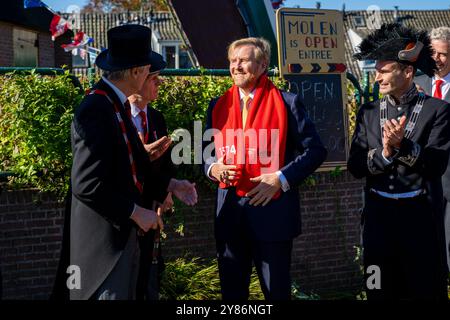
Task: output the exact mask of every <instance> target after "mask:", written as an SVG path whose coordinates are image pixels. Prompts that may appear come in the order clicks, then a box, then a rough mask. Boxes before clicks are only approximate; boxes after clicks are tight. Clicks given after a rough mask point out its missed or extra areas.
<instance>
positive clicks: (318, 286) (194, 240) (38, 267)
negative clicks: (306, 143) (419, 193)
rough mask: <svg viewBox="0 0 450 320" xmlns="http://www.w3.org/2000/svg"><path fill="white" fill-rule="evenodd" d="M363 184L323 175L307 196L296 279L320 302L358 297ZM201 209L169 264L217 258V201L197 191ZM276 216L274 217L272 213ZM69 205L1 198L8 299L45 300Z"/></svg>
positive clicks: (28, 197)
mask: <svg viewBox="0 0 450 320" xmlns="http://www.w3.org/2000/svg"><path fill="white" fill-rule="evenodd" d="M361 190H362V183H361V181H356V180H354V179H353V178H351V176H350V175H349V174H348V173H347V172H344V173H343V174H342V175H340V176H338V177H333V176H332V175H331V174H330V173H321V174H318V175H317V180H316V185H315V186H310V187H302V188H301V191H300V193H301V205H302V221H303V234H302V235H301V236H300V237H298V238H297V239H296V240H295V242H294V250H293V256H292V258H293V260H292V278H293V279H294V280H295V281H296V282H297V283H298V284H299V285H300V287H301V288H302V291H303V290H305V291H311V290H313V291H314V292H316V293H319V294H320V295H321V296H323V297H326V296H327V294H331V293H335V292H341V293H342V292H352V291H353V292H355V291H357V290H359V287H360V284H361V276H360V274H359V265H358V264H357V263H355V262H354V258H355V249H354V246H356V245H359V232H360V229H359V208H360V207H361V202H362V201H361ZM199 196H200V201H199V203H198V204H197V205H196V206H195V207H194V209H186V211H185V212H184V213H185V228H184V237H181V236H179V235H178V234H175V233H173V232H172V231H171V230H170V227H168V228H167V231H168V239H167V240H166V242H165V244H164V256H165V258H166V259H171V258H174V257H179V256H184V255H186V254H188V255H190V256H200V257H206V258H213V257H215V244H214V235H213V215H214V213H213V209H214V200H215V199H214V194H213V193H212V192H211V191H209V190H206V189H202V190H199ZM274 214H276V213H274ZM62 223H63V205H62V204H58V203H57V202H56V201H55V200H54V199H52V198H51V197H48V196H42V195H38V194H37V193H36V192H33V191H14V192H6V191H5V192H3V194H1V195H0V265H1V268H2V273H3V291H4V292H3V298H4V299H46V298H48V295H49V293H50V290H51V287H52V284H53V279H54V275H55V272H56V267H57V262H58V257H59V250H60V241H61V238H62V236H61V231H62Z"/></svg>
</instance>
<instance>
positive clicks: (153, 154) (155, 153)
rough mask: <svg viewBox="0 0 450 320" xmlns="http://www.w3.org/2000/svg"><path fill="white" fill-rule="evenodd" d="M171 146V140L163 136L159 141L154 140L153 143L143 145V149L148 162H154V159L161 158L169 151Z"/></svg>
mask: <svg viewBox="0 0 450 320" xmlns="http://www.w3.org/2000/svg"><path fill="white" fill-rule="evenodd" d="M171 144H172V139H170V138H168V137H167V136H164V137H162V138H160V139H159V140H156V141H155V142H152V143H149V144H144V148H145V151H147V153H148V156H149V157H150V160H151V161H155V160H156V159H158V158H159V157H161V156H162V155H163V154H164V152H166V151H167V149H169V147H170V145H171Z"/></svg>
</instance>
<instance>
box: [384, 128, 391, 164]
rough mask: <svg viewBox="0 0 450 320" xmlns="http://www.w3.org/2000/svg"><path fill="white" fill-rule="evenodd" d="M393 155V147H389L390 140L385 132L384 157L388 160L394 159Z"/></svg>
mask: <svg viewBox="0 0 450 320" xmlns="http://www.w3.org/2000/svg"><path fill="white" fill-rule="evenodd" d="M393 153H394V152H393V150H392V147H391V146H390V145H389V142H388V138H387V136H386V131H385V130H383V156H384V157H385V158H386V159H388V158H390V157H392V154H393Z"/></svg>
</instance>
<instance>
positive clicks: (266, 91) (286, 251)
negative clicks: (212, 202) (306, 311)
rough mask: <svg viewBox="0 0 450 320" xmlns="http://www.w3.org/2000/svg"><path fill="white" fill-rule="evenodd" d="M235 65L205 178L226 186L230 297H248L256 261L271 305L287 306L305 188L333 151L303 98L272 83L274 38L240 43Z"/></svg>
mask: <svg viewBox="0 0 450 320" xmlns="http://www.w3.org/2000/svg"><path fill="white" fill-rule="evenodd" d="M228 59H229V62H230V73H231V77H232V78H233V82H234V85H233V87H232V88H231V89H229V90H228V91H227V92H226V93H225V94H224V95H223V96H222V97H220V98H218V99H215V100H213V101H211V103H210V106H209V108H208V111H207V121H206V130H208V129H210V128H213V129H216V132H215V134H214V152H215V157H211V158H210V159H209V160H207V161H206V164H205V173H206V175H207V176H208V177H209V178H210V179H213V180H214V181H216V182H218V183H219V188H218V194H217V196H218V198H217V212H216V219H215V237H216V245H217V252H218V264H219V273H220V284H221V291H222V297H223V299H224V300H231V299H239V300H243V299H248V295H249V291H248V287H249V283H250V275H251V271H252V262H254V264H255V266H256V270H257V272H258V276H259V279H260V283H261V288H262V291H263V293H264V295H265V297H266V299H275V300H286V299H289V298H290V294H291V280H290V262H291V252H292V241H293V238H294V237H296V236H298V235H299V234H300V208H299V194H298V187H297V186H298V184H299V183H300V182H301V181H302V180H304V179H305V178H306V177H307V176H309V175H310V174H312V173H313V172H314V170H315V169H317V168H318V167H319V166H320V164H321V163H322V162H323V161H324V159H325V157H326V150H325V148H324V147H323V146H322V143H321V141H320V139H319V136H318V135H317V133H316V131H315V128H314V125H313V123H312V122H311V121H310V120H309V119H308V117H307V116H306V114H305V112H304V108H303V107H302V105H301V102H300V100H299V98H298V96H295V95H293V94H289V93H285V92H281V91H280V90H278V89H277V88H276V87H275V86H274V85H273V83H272V82H271V81H270V80H269V79H268V77H267V75H266V72H267V69H268V65H269V61H270V45H269V43H268V42H267V41H266V40H264V39H261V38H245V39H241V40H237V41H235V42H233V43H232V44H231V45H230V47H229V50H228ZM230 129H231V132H232V134H231V136H230V135H228V136H227V132H228V133H229V132H230ZM243 129H245V133H244V131H243ZM261 129H262V130H261ZM273 132H275V133H276V134H275V135H272V133H273ZM252 134H256V135H254V136H251V135H252ZM269 135H271V136H270V137H269ZM262 136H264V137H262ZM257 137H259V139H258V138H257ZM264 138H266V139H267V140H266V142H268V143H264V142H263V140H264ZM258 140H259V141H258ZM255 142H256V144H255ZM204 147H205V148H207V146H206V143H205V146H204ZM205 151H206V149H205ZM264 155H268V157H266V158H265V159H263V158H264ZM267 158H268V159H267ZM212 159H218V160H212ZM267 160H269V161H267ZM212 161H216V162H214V163H212V164H211V162H212ZM263 162H264V163H263Z"/></svg>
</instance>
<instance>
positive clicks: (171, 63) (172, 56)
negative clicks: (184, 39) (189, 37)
mask: <svg viewBox="0 0 450 320" xmlns="http://www.w3.org/2000/svg"><path fill="white" fill-rule="evenodd" d="M163 48H164V59H165V60H166V62H167V68H172V69H173V68H175V61H176V49H175V46H164V47H163Z"/></svg>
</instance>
